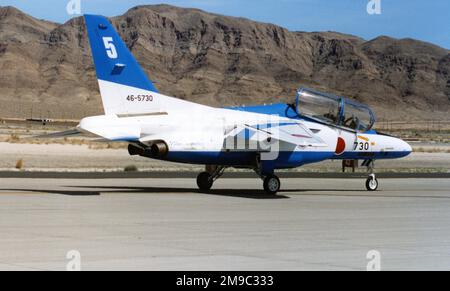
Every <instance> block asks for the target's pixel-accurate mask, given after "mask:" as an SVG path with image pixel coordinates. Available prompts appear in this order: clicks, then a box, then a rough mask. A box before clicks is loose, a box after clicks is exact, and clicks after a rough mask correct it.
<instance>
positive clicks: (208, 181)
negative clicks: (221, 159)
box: [197, 166, 226, 191]
mask: <svg viewBox="0 0 450 291" xmlns="http://www.w3.org/2000/svg"><path fill="white" fill-rule="evenodd" d="M225 169H226V167H225V166H217V167H216V168H215V169H214V170H213V171H211V172H202V173H200V174H199V175H198V176H197V186H198V188H199V189H200V190H201V191H208V190H211V188H212V186H213V184H214V181H216V180H217V179H219V178H220V177H221V176H222V175H223V173H224V172H225Z"/></svg>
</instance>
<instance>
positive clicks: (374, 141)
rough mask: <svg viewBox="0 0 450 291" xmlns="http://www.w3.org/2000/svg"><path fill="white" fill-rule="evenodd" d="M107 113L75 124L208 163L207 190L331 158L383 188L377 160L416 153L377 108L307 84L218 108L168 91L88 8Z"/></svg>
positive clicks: (135, 151)
mask: <svg viewBox="0 0 450 291" xmlns="http://www.w3.org/2000/svg"><path fill="white" fill-rule="evenodd" d="M85 21H86V26H87V30H88V34H89V40H90V44H91V49H92V55H93V58H94V63H95V68H96V72H97V78H98V83H99V88H100V93H101V97H102V101H103V107H104V111H105V115H102V116H94V117H87V118H84V119H82V120H81V122H80V124H79V125H78V127H77V128H76V129H75V130H72V131H68V132H63V133H58V134H53V135H52V136H53V137H55V136H68V135H72V134H80V133H89V134H93V135H95V136H98V137H100V138H101V139H103V140H107V141H113V142H114V141H117V142H127V143H129V147H128V151H129V153H130V155H139V156H142V157H145V158H151V159H158V160H165V161H172V162H178V163H188V164H197V165H205V166H206V171H205V172H203V173H200V174H199V175H198V178H197V184H198V187H199V188H200V189H201V190H202V191H207V190H209V189H211V187H212V186H213V183H214V181H215V180H216V179H218V178H219V177H220V176H221V175H222V174H223V173H224V171H225V170H226V169H227V168H229V167H235V168H244V169H251V170H254V171H255V173H256V174H257V175H258V176H259V177H260V178H261V179H262V180H263V181H264V183H263V184H264V190H265V191H266V192H267V193H270V194H275V193H277V192H278V191H279V190H280V186H281V183H280V180H279V178H278V177H277V176H276V175H275V171H276V170H278V169H290V168H296V167H300V166H303V165H306V164H311V163H318V162H321V161H324V160H328V159H342V160H362V161H364V165H366V166H368V168H369V169H370V175H369V177H368V179H367V182H366V187H367V189H368V190H370V191H375V190H377V188H378V181H377V179H376V177H375V174H374V173H373V164H374V161H375V160H379V159H395V158H401V157H405V156H407V155H409V154H410V153H411V147H410V146H409V145H408V144H407V143H406V142H404V141H402V140H401V139H398V138H395V137H391V136H388V135H384V134H377V132H375V131H373V130H372V126H373V125H374V122H375V117H374V114H373V112H372V111H371V109H370V108H369V107H367V106H365V105H362V104H359V103H356V102H354V101H351V100H349V99H346V98H343V97H338V96H333V95H328V94H323V93H320V92H316V91H313V90H309V89H299V90H298V92H297V96H296V100H295V102H293V103H292V104H273V105H261V106H253V107H234V108H213V107H209V106H205V105H201V104H196V103H192V102H188V101H185V100H181V99H177V98H173V97H169V96H165V95H163V94H161V93H160V92H158V90H157V89H156V88H155V86H154V85H153V83H152V82H151V81H150V79H148V78H147V76H146V75H145V73H144V71H143V70H142V68H141V67H140V66H139V64H138V63H137V61H136V60H135V58H134V57H133V55H132V54H131V52H130V51H129V50H128V48H127V46H126V45H125V44H124V42H123V41H122V40H121V38H120V36H119V35H118V33H117V32H116V30H115V29H114V27H113V26H112V25H111V24H110V22H109V21H108V20H107V19H106V18H105V17H102V16H93V15H86V16H85Z"/></svg>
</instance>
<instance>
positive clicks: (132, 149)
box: [128, 144, 145, 156]
mask: <svg viewBox="0 0 450 291" xmlns="http://www.w3.org/2000/svg"><path fill="white" fill-rule="evenodd" d="M128 153H129V154H130V156H142V155H144V153H145V149H144V148H143V147H140V146H137V145H133V144H130V145H128Z"/></svg>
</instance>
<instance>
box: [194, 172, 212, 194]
mask: <svg viewBox="0 0 450 291" xmlns="http://www.w3.org/2000/svg"><path fill="white" fill-rule="evenodd" d="M213 183H214V181H213V178H212V176H211V174H210V173H208V172H203V173H200V174H199V175H198V176H197V186H198V188H199V189H200V190H202V191H208V190H211V188H212V186H213Z"/></svg>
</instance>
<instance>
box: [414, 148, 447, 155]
mask: <svg viewBox="0 0 450 291" xmlns="http://www.w3.org/2000/svg"><path fill="white" fill-rule="evenodd" d="M413 152H415V153H447V154H449V153H450V148H449V149H446V148H423V147H418V148H413Z"/></svg>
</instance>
